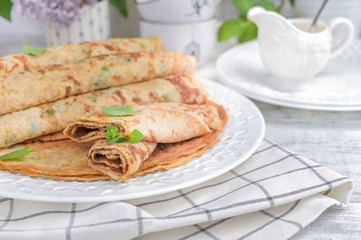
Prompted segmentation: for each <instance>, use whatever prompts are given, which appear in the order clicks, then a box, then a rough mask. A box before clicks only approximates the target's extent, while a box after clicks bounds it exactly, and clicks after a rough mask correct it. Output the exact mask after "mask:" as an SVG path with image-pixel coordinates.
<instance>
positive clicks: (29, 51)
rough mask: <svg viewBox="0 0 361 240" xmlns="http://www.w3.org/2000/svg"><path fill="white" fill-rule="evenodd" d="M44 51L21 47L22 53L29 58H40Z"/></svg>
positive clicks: (42, 49) (44, 49)
mask: <svg viewBox="0 0 361 240" xmlns="http://www.w3.org/2000/svg"><path fill="white" fill-rule="evenodd" d="M45 51H46V48H41V47H32V46H29V45H26V44H24V45H23V53H24V54H26V55H30V56H40V55H41V54H43V53H44V52H45Z"/></svg>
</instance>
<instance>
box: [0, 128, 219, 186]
mask: <svg viewBox="0 0 361 240" xmlns="http://www.w3.org/2000/svg"><path fill="white" fill-rule="evenodd" d="M217 133H218V132H212V133H210V134H207V135H205V136H202V137H198V138H193V139H190V140H188V141H184V142H180V143H168V144H162V143H160V144H158V148H156V150H155V151H154V152H153V154H152V155H151V156H150V157H149V158H148V159H147V160H146V161H143V162H142V163H141V165H140V167H139V170H138V171H137V172H135V173H134V174H133V175H132V176H138V175H144V174H146V173H149V172H154V171H157V170H166V169H170V168H173V167H177V166H180V165H183V164H185V163H187V162H188V161H190V160H191V159H192V158H194V157H196V156H199V155H201V154H202V153H203V152H204V150H205V149H207V148H209V147H211V146H212V145H213V144H214V143H215V142H216V135H217ZM92 144H93V143H76V142H73V141H71V140H60V141H56V142H34V143H27V144H17V145H14V146H12V147H9V148H3V149H0V155H3V154H6V153H9V152H12V151H15V150H19V149H22V148H24V147H30V148H32V149H35V150H36V152H32V153H30V154H28V155H27V156H25V157H23V158H19V159H16V160H7V161H0V170H4V171H10V172H15V173H21V174H23V175H26V176H31V177H43V178H49V179H54V180H66V181H97V180H108V179H110V177H109V176H107V175H104V174H102V173H101V172H98V171H97V170H95V169H93V168H90V167H88V166H87V165H86V162H85V159H84V156H85V155H86V154H87V153H88V151H89V149H90V147H91V145H92Z"/></svg>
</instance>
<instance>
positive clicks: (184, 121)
mask: <svg viewBox="0 0 361 240" xmlns="http://www.w3.org/2000/svg"><path fill="white" fill-rule="evenodd" d="M133 112H134V116H125V117H111V116H107V115H106V114H105V113H97V114H89V115H86V116H84V117H80V118H79V119H77V121H75V122H72V123H70V124H69V125H68V126H67V127H66V128H65V129H64V134H65V135H66V136H68V137H69V138H70V139H72V140H74V141H78V142H88V141H94V140H96V139H104V138H105V136H104V133H105V132H106V131H107V130H106V126H107V125H112V126H114V127H116V128H117V130H118V132H119V133H120V135H123V136H126V137H130V134H131V133H132V131H133V130H134V129H137V130H139V131H140V132H141V133H142V134H143V135H144V138H143V140H144V141H150V142H157V143H174V142H180V141H184V140H187V139H190V138H194V137H198V136H202V135H206V134H207V133H210V132H211V129H213V130H221V129H222V121H221V119H220V116H219V115H218V108H217V106H216V105H215V104H210V103H208V104H201V105H188V104H183V103H174V102H164V103H155V104H148V105H143V106H134V107H133Z"/></svg>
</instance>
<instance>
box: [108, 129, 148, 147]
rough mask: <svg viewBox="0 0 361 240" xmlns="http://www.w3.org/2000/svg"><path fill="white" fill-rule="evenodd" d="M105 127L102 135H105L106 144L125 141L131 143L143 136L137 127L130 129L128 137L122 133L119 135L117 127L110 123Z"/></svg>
mask: <svg viewBox="0 0 361 240" xmlns="http://www.w3.org/2000/svg"><path fill="white" fill-rule="evenodd" d="M106 129H107V132H106V133H104V136H105V137H106V140H107V143H108V145H112V144H114V143H125V142H129V143H131V144H134V143H139V142H140V141H141V140H142V139H143V137H144V135H143V134H142V133H141V132H140V131H138V130H137V129H134V130H133V131H132V133H131V134H130V138H129V139H128V138H127V137H125V136H123V135H120V133H119V132H118V130H117V128H116V127H114V126H112V125H107V126H106Z"/></svg>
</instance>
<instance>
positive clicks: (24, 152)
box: [0, 147, 35, 160]
mask: <svg viewBox="0 0 361 240" xmlns="http://www.w3.org/2000/svg"><path fill="white" fill-rule="evenodd" d="M31 152H35V150H34V149H31V148H28V147H26V148H23V149H20V150H17V151H14V152H11V153H7V154H4V155H2V156H1V157H0V160H10V159H16V158H21V157H24V156H26V155H28V154H29V153H31Z"/></svg>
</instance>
